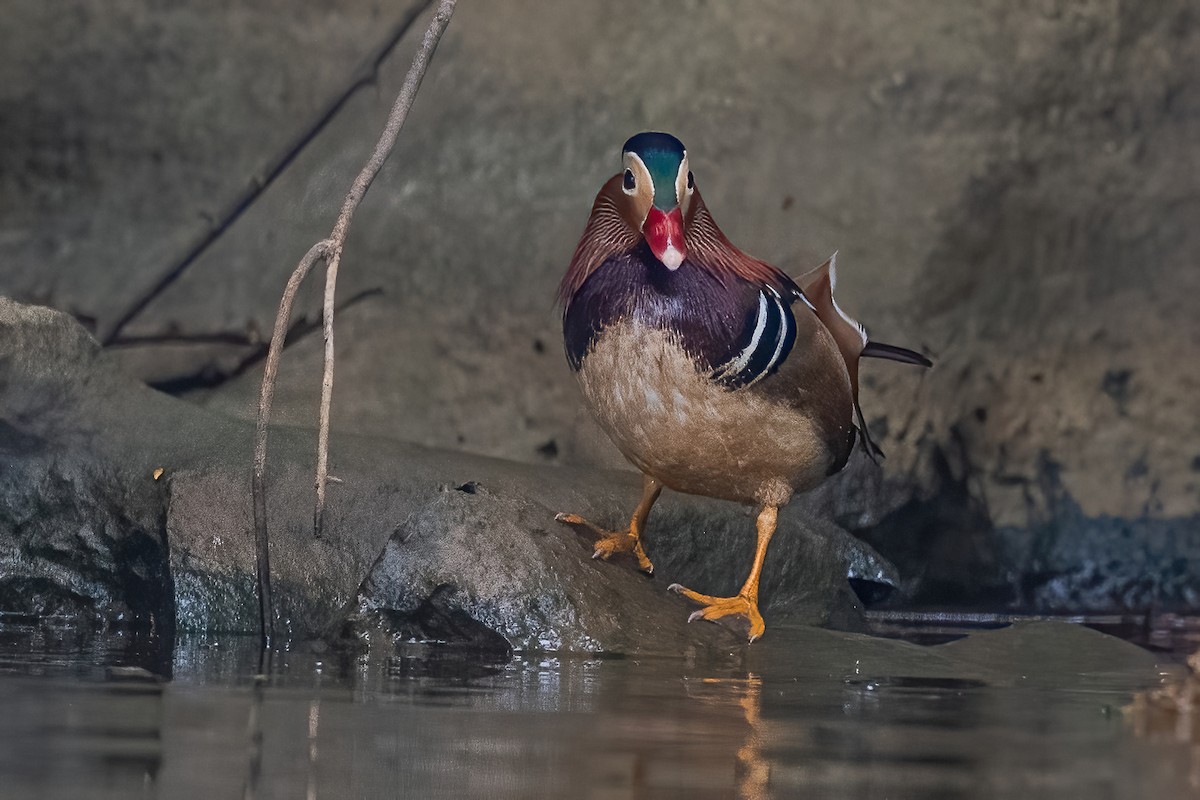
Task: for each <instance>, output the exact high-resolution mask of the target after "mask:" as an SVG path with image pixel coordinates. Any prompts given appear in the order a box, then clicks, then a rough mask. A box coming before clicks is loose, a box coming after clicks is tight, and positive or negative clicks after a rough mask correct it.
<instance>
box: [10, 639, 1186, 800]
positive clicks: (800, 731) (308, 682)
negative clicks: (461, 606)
mask: <svg viewBox="0 0 1200 800" xmlns="http://www.w3.org/2000/svg"><path fill="white" fill-rule="evenodd" d="M18 628H19V626H18ZM1159 669H1160V668H1159V666H1158V664H1157V662H1156V661H1155V659H1154V658H1153V657H1151V656H1149V655H1147V654H1146V653H1145V652H1144V651H1141V650H1137V649H1136V648H1133V647H1132V646H1131V645H1127V644H1125V643H1124V642H1119V641H1118V640H1115V639H1112V638H1111V637H1105V636H1102V635H1101V634H1098V633H1095V632H1092V631H1086V630H1083V629H1078V628H1074V627H1071V626H1066V625H1061V626H1053V625H1052V626H1050V627H1047V626H1046V625H1029V626H1014V627H1013V628H1010V629H1007V630H1004V631H996V632H991V633H984V634H977V635H973V636H971V637H969V638H968V639H965V640H962V641H958V642H954V643H951V644H946V645H939V646H934V647H920V646H917V645H912V644H908V643H903V642H894V641H890V640H883V639H879V638H876V637H866V636H855V635H848V634H834V633H831V632H827V631H819V630H816V629H805V628H799V627H797V628H788V627H787V626H776V627H773V628H772V629H771V631H770V632H769V635H768V637H767V638H765V639H764V640H763V641H762V642H760V643H758V644H756V645H754V646H753V647H750V648H747V647H744V646H741V645H740V644H736V643H733V641H732V639H731V645H730V647H729V648H728V649H727V650H725V651H721V652H715V653H692V654H687V655H685V656H681V657H679V658H675V659H672V658H656V659H638V658H588V657H555V656H553V655H520V654H518V655H516V656H513V657H511V658H502V659H496V658H494V657H493V658H492V659H490V660H489V659H486V658H482V657H480V656H478V655H474V654H461V653H455V652H453V651H446V650H445V649H439V648H436V647H427V646H418V645H405V646H402V647H401V648H400V650H399V651H397V650H395V649H392V648H390V647H389V648H382V647H375V648H372V649H371V650H368V651H365V652H363V651H360V652H346V653H343V652H340V651H332V650H328V649H326V648H323V647H320V646H316V647H314V646H309V645H307V644H299V645H296V646H295V647H294V649H292V650H290V651H287V652H282V653H278V654H277V655H276V656H275V658H274V659H273V662H272V664H271V666H270V669H269V670H268V671H267V672H266V674H265V675H263V676H259V677H256V673H257V672H258V654H257V650H256V647H255V643H254V642H253V641H252V640H248V639H245V638H212V637H209V638H195V639H183V640H181V641H180V642H178V643H177V644H176V645H175V647H174V648H173V650H172V651H171V652H170V653H169V654H167V655H165V656H163V655H161V654H160V655H154V654H152V653H150V654H147V652H145V650H144V648H143V647H142V646H141V645H139V644H138V643H136V642H128V641H125V640H122V639H121V638H120V637H110V638H109V639H107V640H103V641H100V642H90V643H86V644H85V645H84V646H81V645H80V643H79V642H78V641H77V640H75V639H73V638H72V637H71V636H69V635H65V634H64V635H62V636H58V635H56V634H55V633H54V632H53V631H50V632H49V633H47V631H46V630H45V629H44V627H38V626H33V627H26V628H19V629H16V630H14V629H13V628H11V627H10V628H9V629H8V630H7V631H0V709H2V710H3V711H2V713H3V717H4V724H3V726H0V797H3V798H5V799H6V800H7V798H107V797H113V798H117V797H119V798H129V797H134V798H141V797H145V798H225V797H231V798H232V797H248V798H376V797H403V798H410V797H411V798H466V797H480V798H643V797H644V798H773V797H781V798H785V797H786V798H791V797H802V798H834V797H848V798H858V797H862V798H868V797H869V798H892V799H894V800H899V799H900V798H946V799H949V798H1002V797H1003V798H1008V797H1011V798H1040V797H1047V798H1050V797H1053V798H1074V797H1079V798H1176V797H1192V796H1200V756H1198V754H1197V753H1196V752H1195V750H1194V748H1193V747H1192V746H1189V745H1186V744H1180V743H1176V742H1172V741H1156V740H1147V739H1144V738H1140V737H1138V736H1136V735H1135V734H1134V732H1133V730H1132V726H1131V725H1130V724H1129V721H1128V720H1127V719H1125V716H1124V714H1123V713H1122V711H1121V709H1122V707H1123V706H1125V705H1126V704H1127V703H1128V702H1129V700H1130V697H1131V695H1132V694H1133V693H1134V692H1136V691H1138V690H1139V689H1143V688H1145V687H1146V686H1148V685H1152V684H1153V683H1154V682H1155V681H1156V680H1157V676H1158V674H1159Z"/></svg>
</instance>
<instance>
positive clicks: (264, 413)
mask: <svg viewBox="0 0 1200 800" xmlns="http://www.w3.org/2000/svg"><path fill="white" fill-rule="evenodd" d="M328 251H329V240H328V239H324V240H322V241H319V242H317V243H316V244H314V245H313V246H312V247H311V248H310V249H309V251H308V252H307V253H305V254H304V258H302V259H300V263H299V264H298V265H297V266H296V269H295V270H294V271H293V272H292V277H290V278H288V282H287V287H286V288H285V289H284V290H283V297H282V298H280V300H279V311H278V312H277V313H276V314H275V330H274V331H273V332H272V334H271V346H270V348H269V349H268V350H267V364H266V367H265V368H264V369H263V382H262V391H261V392H260V393H259V396H258V425H257V426H256V427H255V429H254V479H253V485H252V493H253V495H254V541H255V545H256V548H257V555H258V611H259V617H260V618H259V622H260V624H261V628H260V636H261V637H262V644H263V649H264V650H266V649H269V648H270V646H271V638H272V636H273V635H274V630H275V619H274V614H275V611H274V604H273V603H272V600H271V554H270V549H269V546H268V542H267V494H266V474H267V424H268V422H270V419H271V401H272V400H273V399H274V397H275V378H276V376H277V375H278V374H279V359H280V358H281V357H282V356H283V343H284V341H285V340H286V339H287V331H288V320H289V319H291V316H292V303H293V302H294V301H295V299H296V291H297V290H298V289H299V288H300V284H301V283H302V282H303V281H304V279H305V278H306V277H308V273H309V272H311V271H312V268H313V266H314V265H316V263H317V262H318V261H320V260H322V259H324V258H325V256H326V253H327V252H328Z"/></svg>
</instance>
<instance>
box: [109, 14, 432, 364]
mask: <svg viewBox="0 0 1200 800" xmlns="http://www.w3.org/2000/svg"><path fill="white" fill-rule="evenodd" d="M430 5H432V0H426V2H424V3H421V4H420V5H417V6H414V7H413V8H411V9H409V12H408V13H407V14H405V15H404V18H403V19H401V20H400V21H399V22H397V23H396V26H395V27H393V28H392V30H391V31H389V32H388V35H387V37H386V38H385V39H384V40H383V41H382V42H381V43H380V44H379V45H378V46H377V47H376V48H375V49H374V50H373V51H371V53H370V54H369V55H368V56H367V57H366V58H365V59H363V61H362V63H361V64H359V65H358V68H357V69H355V70H354V74H353V75H352V76H351V80H350V83H349V84H347V85H346V87H345V88H343V89H342V91H341V92H339V93H338V95H337V96H336V97H334V98H333V99H331V100H330V101H329V103H328V104H326V106H325V107H324V108H323V109H321V110H320V111H319V112H318V113H317V115H316V116H315V117H314V118H313V121H312V122H310V123H309V124H308V125H306V126H305V127H304V129H303V130H302V131H301V132H300V134H299V135H298V136H297V137H296V138H295V139H293V140H292V141H291V142H289V143H288V145H287V146H286V147H284V148H283V150H282V151H281V152H280V153H279V154H278V155H277V156H276V157H275V158H274V159H273V160H272V161H270V162H269V163H268V164H267V165H266V166H265V167H264V168H263V169H262V170H261V171H259V172H258V173H256V174H254V175H252V176H251V177H250V180H248V181H247V182H246V185H245V186H244V187H243V188H242V190H241V192H239V193H238V195H237V196H236V197H234V198H233V199H232V200H231V201H230V202H229V204H228V205H226V206H225V208H224V209H222V210H221V212H220V213H219V214H216V215H214V218H213V221H212V222H211V223H210V224H209V225H208V227H207V228H205V229H204V230H202V231H200V232H199V233H198V234H197V235H196V238H195V239H193V240H192V243H191V244H190V245H188V249H187V250H186V251H185V252H184V253H183V255H182V256H180V257H179V259H178V260H177V261H175V262H174V263H173V264H172V265H171V266H170V267H169V268H167V270H166V271H165V272H163V274H162V275H160V276H159V278H158V280H156V281H155V282H154V284H153V285H152V286H150V287H149V288H148V289H146V290H145V291H144V292H142V293H141V294H140V295H138V297H137V298H135V299H134V300H133V302H132V303H130V304H129V307H128V308H126V309H125V311H123V312H122V313H121V316H119V317H118V318H117V321H116V322H114V323H113V326H112V329H111V330H109V331H108V333H107V334H105V336H104V344H106V345H108V344H112V343H113V342H115V341H117V339H118V337H119V336H120V335H121V331H123V330H124V329H125V327H126V326H127V325H128V324H129V323H130V322H132V321H133V319H134V318H135V317H137V316H138V315H139V314H141V313H142V312H143V311H145V310H146V307H147V306H149V305H150V303H152V302H153V301H154V300H155V299H156V298H157V297H158V296H159V295H161V294H162V293H163V292H164V291H166V290H167V288H168V287H169V286H171V285H172V284H173V283H175V281H177V280H178V279H179V277H180V276H181V275H183V273H184V272H186V271H187V270H188V268H189V267H191V266H192V264H194V263H196V260H197V259H198V258H200V256H201V255H203V254H204V252H205V251H206V250H208V248H209V247H211V246H212V244H213V243H214V242H215V241H217V240H218V239H220V238H221V236H222V234H224V233H225V231H227V230H229V229H230V228H231V227H232V226H233V223H235V222H237V221H238V219H240V218H241V216H242V214H244V213H245V212H246V211H247V210H248V209H249V208H250V207H251V206H252V205H254V203H255V201H257V200H258V198H259V197H260V196H261V195H262V193H263V192H265V191H266V190H267V187H269V186H270V185H271V184H273V183H274V182H275V179H276V178H278V177H279V176H280V175H281V174H283V171H284V170H285V169H287V168H288V166H290V165H291V163H292V162H293V161H294V160H295V159H296V156H298V155H300V153H301V152H302V151H303V150H304V148H306V147H308V145H309V144H310V143H311V142H312V140H313V139H315V138H317V134H319V133H320V132H321V131H323V130H325V127H326V126H327V125H328V124H329V122H330V121H331V120H332V119H333V118H334V117H335V116H337V113H338V112H339V111H341V110H342V107H343V106H345V105H346V102H347V101H348V100H349V99H350V98H351V97H353V96H354V94H355V93H356V92H357V91H358V90H359V89H361V88H363V87H364V86H369V85H370V84H372V83H374V82H375V80H376V77H377V76H378V74H379V65H380V64H381V63H382V62H383V60H384V59H385V58H387V57H388V55H389V54H390V53H391V52H392V50H393V49H395V47H396V45H397V44H398V43H399V42H400V40H401V39H402V38H404V34H406V33H408V29H409V28H411V27H412V25H413V23H414V22H416V21H417V18H418V17H420V16H421V14H422V13H424V12H425V10H426V9H428V8H429V6H430Z"/></svg>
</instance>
